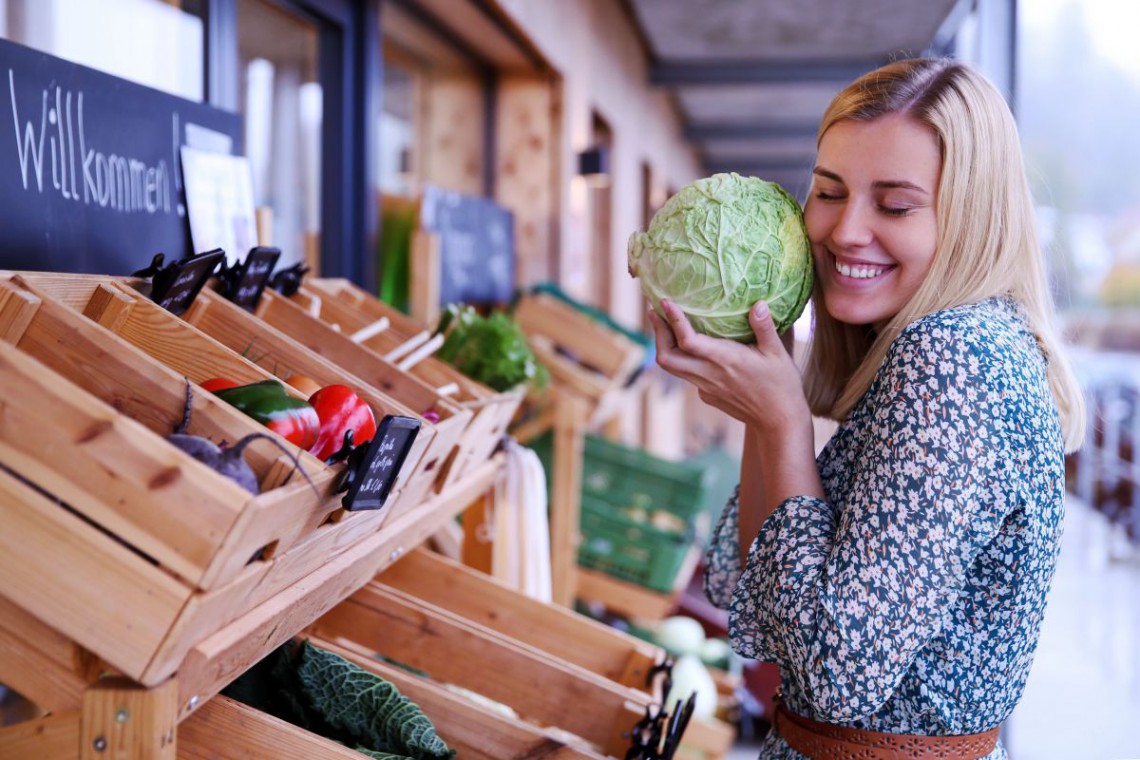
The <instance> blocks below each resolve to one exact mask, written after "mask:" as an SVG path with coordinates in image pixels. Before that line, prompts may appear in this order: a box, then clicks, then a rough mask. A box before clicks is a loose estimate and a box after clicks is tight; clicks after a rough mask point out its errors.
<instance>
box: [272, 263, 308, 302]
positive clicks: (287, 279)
mask: <svg viewBox="0 0 1140 760" xmlns="http://www.w3.org/2000/svg"><path fill="white" fill-rule="evenodd" d="M308 271H309V267H307V266H305V265H304V264H300V263H298V264H294V265H293V266H291V267H287V268H285V269H282V270H280V271H279V272H276V273H274V275H273V277H271V278H270V280H269V287H271V288H273V289H274V290H276V291H277V292H278V293H280V294H281V295H283V296H285V297H286V298H288V297H289V296H291V295H293V294H294V293H296V292H297V291H298V290H299V289H300V287H301V281H302V280H303V279H304V278H305V273H306V272H308Z"/></svg>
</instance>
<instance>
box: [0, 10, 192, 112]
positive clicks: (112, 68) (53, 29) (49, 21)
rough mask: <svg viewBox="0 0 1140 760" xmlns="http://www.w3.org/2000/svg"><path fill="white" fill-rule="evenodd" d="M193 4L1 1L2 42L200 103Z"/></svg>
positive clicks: (0, 24) (0, 26) (0, 33)
mask: <svg viewBox="0 0 1140 760" xmlns="http://www.w3.org/2000/svg"><path fill="white" fill-rule="evenodd" d="M199 5H200V3H196V2H179V0H99V2H92V1H91V0H0V36H3V37H5V38H6V39H10V40H12V41H14V42H19V43H20V44H22V45H27V46H28V47H32V48H35V49H37V50H42V51H43V52H45V53H50V54H52V55H55V56H59V57H60V58H64V59H66V60H69V61H72V62H74V63H79V64H82V65H84V66H90V67H91V68H93V69H98V70H100V71H104V72H106V73H108V74H113V75H115V76H117V77H121V78H123V79H129V80H131V81H132V82H138V83H139V84H144V85H147V86H149V87H154V88H155V89H158V90H162V91H164V92H168V93H171V94H173V95H178V96H180V97H183V98H187V99H189V100H196V101H199V102H201V101H202V100H204V91H203V88H204V86H205V76H204V72H205V49H206V48H205V41H204V40H205V36H204V34H205V32H204V24H203V20H202V17H201V13H200V11H199V10H197V8H198V6H199ZM92 30H98V33H96V34H92Z"/></svg>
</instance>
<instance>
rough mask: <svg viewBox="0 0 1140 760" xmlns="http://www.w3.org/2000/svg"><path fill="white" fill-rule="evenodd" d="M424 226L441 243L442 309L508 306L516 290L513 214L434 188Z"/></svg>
mask: <svg viewBox="0 0 1140 760" xmlns="http://www.w3.org/2000/svg"><path fill="white" fill-rule="evenodd" d="M420 227H421V229H423V230H425V231H428V232H433V233H435V234H437V235H439V238H440V259H441V261H440V283H439V290H440V304H441V305H444V306H446V305H447V304H451V303H459V302H463V303H471V304H506V303H509V302H510V300H511V297H512V296H513V295H514V290H515V232H514V230H515V225H514V216H513V215H512V214H511V212H510V211H508V210H507V209H505V208H503V207H502V206H499V205H498V204H496V203H495V202H494V201H491V200H488V199H487V198H477V197H474V196H470V195H463V194H461V193H454V192H450V191H448V190H441V189H440V188H438V187H433V186H431V185H428V186H426V187H425V188H424V191H423V196H422V198H421V199H420Z"/></svg>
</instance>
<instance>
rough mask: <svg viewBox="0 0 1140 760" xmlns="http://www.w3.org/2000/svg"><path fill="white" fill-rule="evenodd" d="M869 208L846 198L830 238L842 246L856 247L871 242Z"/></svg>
mask: <svg viewBox="0 0 1140 760" xmlns="http://www.w3.org/2000/svg"><path fill="white" fill-rule="evenodd" d="M871 221H872V217H871V209H869V208H867V206H866V204H864V203H861V202H859V201H857V200H848V201H847V203H845V204H843V207H842V209H841V210H840V212H839V216H838V218H837V219H836V220H835V227H834V228H832V230H831V239H832V240H834V241H835V242H836V243H837V244H839V245H842V246H851V247H858V246H864V245H867V244H869V243H870V242H871V240H872V239H873V238H874V234H873V233H872V231H871Z"/></svg>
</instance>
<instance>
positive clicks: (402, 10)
mask: <svg viewBox="0 0 1140 760" xmlns="http://www.w3.org/2000/svg"><path fill="white" fill-rule="evenodd" d="M380 13H381V23H380V31H381V35H382V38H383V47H384V93H383V97H384V108H383V112H382V115H381V123H380V125H379V151H378V157H379V166H378V169H379V171H378V173H377V177H378V182H379V189H380V192H381V194H382V195H403V196H412V195H415V194H416V193H418V192H419V191H420V190H421V189H422V187H423V185H424V184H432V185H436V186H438V187H442V188H445V189H447V190H454V191H456V192H460V193H466V194H468V195H485V194H487V193H488V192H489V190H490V188H489V187H488V186H487V178H486V176H485V175H486V171H485V170H486V168H487V161H488V160H489V157H488V156H487V155H486V148H487V138H488V135H487V134H486V126H487V125H486V109H487V89H488V73H487V69H486V67H485V65H484V63H483V62H482V61H480V60H478V59H476V58H475V57H473V54H472V53H471V51H469V50H466V49H461V48H460V47H457V46H456V45H455V43H454V40H453V38H452V36H450V35H448V34H446V33H444V31H443V30H442V29H441V28H440V27H439V26H438V25H436V24H435V23H434V22H432V21H431V20H429V19H427V18H425V17H423V16H421V15H419V14H416V13H414V12H411V11H410V10H409V8H408V7H405V5H404V4H402V3H398V2H391V0H386V1H385V2H384V3H383V4H382V5H381V10H380Z"/></svg>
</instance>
